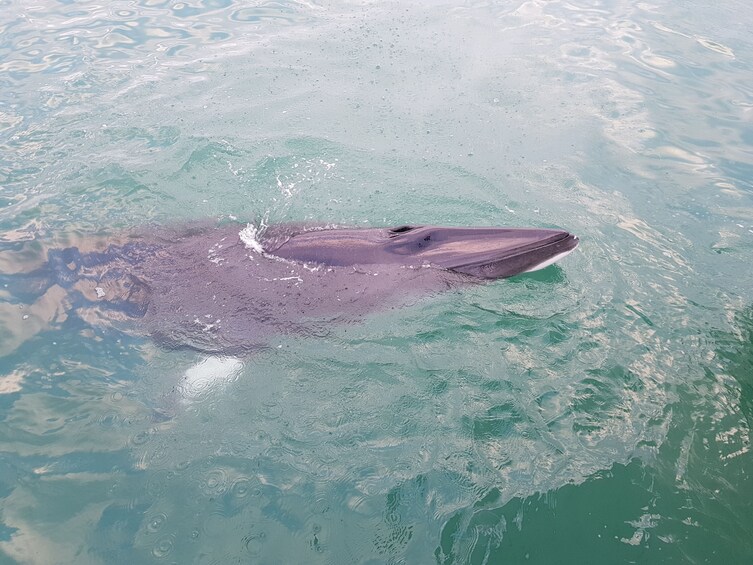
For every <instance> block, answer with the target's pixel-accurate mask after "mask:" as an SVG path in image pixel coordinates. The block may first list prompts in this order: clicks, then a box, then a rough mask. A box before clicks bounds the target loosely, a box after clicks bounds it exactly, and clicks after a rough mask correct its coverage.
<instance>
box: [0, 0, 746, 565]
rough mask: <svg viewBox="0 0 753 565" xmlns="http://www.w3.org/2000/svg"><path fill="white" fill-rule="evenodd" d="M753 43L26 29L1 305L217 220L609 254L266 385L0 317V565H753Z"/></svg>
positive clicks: (6, 43)
mask: <svg viewBox="0 0 753 565" xmlns="http://www.w3.org/2000/svg"><path fill="white" fill-rule="evenodd" d="M751 26H753V7H751V4H750V3H749V2H743V1H742V0H731V1H728V2H721V3H706V2H698V1H697V0H694V1H690V2H682V3H676V2H669V1H667V0H663V1H661V2H650V3H649V2H638V1H624V2H620V1H617V0H615V1H608V0H606V1H599V0H584V1H580V0H575V1H567V2H565V1H558V0H553V1H537V0H532V1H529V2H521V1H520V0H518V1H515V2H500V3H498V4H494V3H491V4H490V3H484V2H466V3H459V2H458V3H440V2H432V3H426V4H422V5H415V3H408V2H405V3H389V2H338V1H336V2H332V3H308V2H290V1H280V2H274V1H271V2H250V3H247V2H240V1H239V0H235V1H233V0H204V1H194V0H192V1H190V2H168V1H161V0H131V1H125V0H119V1H114V2H108V3H95V2H74V1H72V0H71V1H53V0H39V1H38V2H36V3H34V2H27V1H24V0H0V278H2V281H0V282H3V281H12V280H13V279H12V276H11V274H12V273H13V272H15V271H17V270H18V269H20V268H23V267H25V266H28V264H29V262H31V261H32V259H33V257H32V255H34V253H32V252H29V253H25V252H23V253H22V252H21V251H19V250H27V251H28V250H32V251H34V250H35V249H36V250H38V249H41V248H42V247H43V246H46V245H50V244H51V242H53V243H54V242H60V243H61V244H62V243H65V242H69V241H79V239H81V238H86V237H91V236H92V235H93V234H96V233H101V232H103V231H108V232H110V233H120V232H123V231H127V230H128V229H130V228H133V227H136V226H142V225H145V224H150V223H151V224H168V223H176V222H186V221H190V220H192V219H199V218H200V219H206V218H211V219H221V220H222V219H224V220H227V219H228V218H231V217H234V218H238V219H239V220H240V221H251V222H255V223H257V224H258V223H260V222H262V221H265V222H270V223H273V222H283V221H299V220H316V221H332V222H338V223H341V224H351V225H372V226H378V225H397V224H402V223H419V222H420V223H436V224H448V225H518V226H559V227H562V228H565V229H568V230H570V231H572V232H574V233H576V234H578V235H579V236H580V238H581V241H582V243H581V246H580V247H579V249H578V250H577V251H576V252H575V253H573V254H572V255H570V256H569V257H567V258H566V259H565V260H563V261H562V262H561V264H560V265H559V266H555V267H550V268H548V269H546V270H544V271H541V272H539V273H535V274H532V275H524V276H520V277H517V278H514V279H510V280H507V281H498V282H496V283H493V284H490V285H486V286H482V287H476V288H471V289H465V290H456V291H451V292H448V293H446V294H443V295H441V296H436V297H431V298H428V299H425V300H420V301H418V302H416V303H414V304H412V305H410V306H408V307H406V308H404V309H401V310H388V311H386V312H376V313H374V314H373V315H369V316H368V317H365V318H364V320H363V321H362V323H361V324H358V325H354V326H347V327H333V328H332V329H331V331H330V332H327V333H326V334H324V335H322V336H319V337H305V338H304V337H299V338H296V337H295V336H288V337H280V338H279V339H278V340H277V341H276V342H275V343H274V344H272V345H273V347H272V349H271V350H269V351H266V352H264V353H261V354H259V355H257V356H253V357H250V358H243V359H232V358H219V357H218V358H208V357H205V356H202V355H198V354H195V353H190V352H181V351H177V352H176V351H168V350H164V349H161V348H159V347H158V346H156V345H155V344H153V343H152V342H151V341H150V340H148V339H146V338H144V337H143V336H141V335H139V334H138V333H134V332H131V331H128V328H127V327H126V328H121V329H117V328H113V327H112V326H111V325H108V324H101V323H99V322H98V318H97V315H96V313H80V312H79V313H76V312H66V311H65V307H64V301H65V298H64V297H60V296H50V297H48V298H49V301H48V303H45V304H42V305H39V304H38V305H37V306H34V305H31V304H27V303H26V301H25V296H24V294H23V292H22V291H21V290H18V289H17V285H16V287H14V286H13V285H12V284H10V285H9V286H8V287H4V286H0V300H1V301H2V302H1V303H0V352H2V354H3V357H1V358H0V562H3V563H24V564H25V563H30V564H48V563H77V564H79V563H81V564H84V563H86V564H89V563H90V564H100V563H101V564H109V563H180V564H183V563H201V564H208V563H218V564H225V563H265V564H266V563H285V564H288V563H302V564H303V563H326V564H330V563H334V564H340V563H343V564H346V563H406V564H414V563H442V564H445V563H446V564H449V563H453V564H460V563H474V564H476V563H477V564H481V563H522V562H526V563H545V564H548V563H573V564H583V563H725V564H727V563H751V562H753V479H752V478H751V470H752V469H753V466H752V465H751V464H752V463H753V456H751V453H750V441H751V440H750V428H751V424H753V301H752V299H751V291H752V290H753V125H751V124H753V81H752V80H751V77H752V76H753V34H751V32H750V29H751ZM14 288H15V289H16V290H14ZM61 304H62V305H61ZM25 316H28V317H25Z"/></svg>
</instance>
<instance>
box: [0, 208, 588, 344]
mask: <svg viewBox="0 0 753 565" xmlns="http://www.w3.org/2000/svg"><path fill="white" fill-rule="evenodd" d="M578 244H579V239H578V238H577V236H575V235H573V234H571V233H570V232H568V231H564V230H560V229H544V228H510V227H445V226H432V225H400V226H394V227H383V228H354V227H342V226H337V225H328V224H307V225H304V224H279V225H271V226H263V227H261V228H259V229H257V228H255V227H254V226H252V225H245V226H244V225H243V224H238V223H229V224H223V225H215V224H194V225H190V226H177V227H176V226H172V227H167V228H144V229H141V230H138V231H136V232H134V233H131V234H128V235H127V236H119V237H117V238H113V239H109V240H108V239H107V238H104V239H101V238H100V240H98V241H97V242H96V243H95V244H89V245H85V244H80V245H68V246H54V245H50V246H47V247H45V248H44V250H43V251H42V252H39V253H38V255H40V257H39V261H38V264H37V265H36V266H34V267H33V268H25V269H24V268H22V267H19V268H17V269H15V272H13V273H3V275H2V279H3V281H4V283H5V286H6V288H8V285H9V284H10V285H11V287H10V288H11V290H10V293H11V295H13V296H15V297H16V299H17V300H24V301H25V302H27V304H26V305H21V308H17V307H16V305H13V308H12V309H10V310H8V309H5V310H3V309H0V324H2V325H4V326H5V328H4V330H5V332H6V333H7V332H8V328H9V327H10V328H12V327H14V324H16V326H17V327H23V326H22V324H21V320H20V319H19V320H13V319H10V318H12V316H13V315H15V316H16V317H18V316H24V315H25V316H26V317H27V318H29V317H33V316H35V317H36V318H38V319H37V320H36V324H28V325H27V327H35V328H38V330H39V331H43V330H44V329H45V326H54V324H55V322H56V320H57V321H59V320H61V319H65V318H67V317H68V316H71V315H78V316H79V317H81V318H82V319H85V320H87V321H89V322H91V323H103V320H104V321H106V323H108V324H110V325H115V326H117V327H119V328H126V329H127V331H136V332H140V333H144V334H146V335H148V336H150V337H151V338H152V339H154V340H155V341H156V342H157V343H158V344H159V345H161V346H163V347H167V348H178V349H182V348H185V349H193V350H196V351H200V352H203V353H208V354H225V355H244V354H248V353H251V352H253V351H256V350H259V349H264V348H267V347H269V346H270V343H271V342H272V341H274V340H275V339H277V338H276V337H275V336H286V335H295V336H322V335H327V334H328V333H329V332H331V331H332V328H334V327H336V326H338V325H343V324H352V323H358V322H359V321H361V320H363V318H364V316H366V315H368V314H369V313H370V312H374V311H379V310H384V309H390V308H399V307H402V306H405V305H406V304H408V303H410V302H411V301H415V300H416V299H420V298H423V297H425V296H430V295H432V294H434V293H438V292H442V291H445V290H448V289H452V288H458V287H463V286H468V285H472V284H483V283H485V282H489V281H493V280H496V279H502V278H507V277H512V276H515V275H520V274H522V273H528V272H532V271H536V270H539V269H543V268H546V267H548V266H549V265H551V264H552V263H554V262H556V261H558V260H560V259H561V258H563V257H564V256H566V255H568V254H569V253H571V252H572V251H573V250H574V249H576V248H577V246H578ZM37 247H38V246H37ZM15 251H16V252H18V251H23V250H18V249H16V250H15ZM28 255H29V253H26V254H24V253H21V254H20V255H18V256H19V257H20V256H28ZM1 259H2V258H1V257H0V264H5V265H7V260H6V261H5V263H3V262H2V261H1ZM3 306H7V304H5V305H3ZM11 310H12V314H11ZM9 317H10V318H9ZM124 331H125V330H124ZM11 333H12V332H11ZM27 333H28V332H27ZM32 333H34V332H32ZM11 337H12V336H11ZM16 337H17V339H16V341H17V342H19V340H20V341H23V340H24V339H27V338H29V337H31V336H30V335H23V336H21V337H20V338H18V336H16ZM11 341H12V340H11Z"/></svg>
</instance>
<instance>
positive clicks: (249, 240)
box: [238, 224, 264, 255]
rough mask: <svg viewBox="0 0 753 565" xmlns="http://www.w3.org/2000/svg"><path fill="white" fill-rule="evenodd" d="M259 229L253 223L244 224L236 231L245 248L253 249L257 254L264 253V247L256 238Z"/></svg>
mask: <svg viewBox="0 0 753 565" xmlns="http://www.w3.org/2000/svg"><path fill="white" fill-rule="evenodd" d="M258 233H259V230H258V229H257V228H256V226H254V225H253V224H246V227H245V228H243V229H242V230H241V231H240V232H238V237H239V238H240V240H241V241H242V242H243V245H245V246H246V249H250V250H251V251H255V252H256V253H258V254H259V255H264V247H262V245H261V243H259V240H258V239H257V238H256V237H257V235H258Z"/></svg>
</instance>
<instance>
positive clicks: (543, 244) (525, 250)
mask: <svg viewBox="0 0 753 565" xmlns="http://www.w3.org/2000/svg"><path fill="white" fill-rule="evenodd" d="M567 240H571V241H573V242H574V243H575V245H573V247H571V248H570V249H568V250H567V253H570V252H571V251H573V250H574V249H575V248H576V247H578V243H579V242H578V237H577V236H574V235H572V234H570V233H568V232H562V233H560V234H557V235H556V236H553V237H550V238H548V239H546V240H544V241H539V242H533V243H528V244H526V245H521V246H519V247H517V248H514V249H511V250H509V252H508V253H502V254H500V255H497V256H494V257H490V256H489V255H487V256H485V257H482V258H480V259H478V260H476V261H468V262H463V263H460V264H458V265H441V264H439V265H438V266H442V267H443V268H445V269H448V270H453V269H461V268H475V267H483V266H484V265H491V264H494V263H498V262H500V261H508V260H511V259H516V258H519V257H524V256H526V255H529V254H531V253H537V252H540V251H542V250H545V249H547V248H549V247H553V246H558V245H560V244H562V243H565V242H566V241H567ZM567 253H565V254H556V255H557V256H561V257H564V256H565V255H566V254H567Z"/></svg>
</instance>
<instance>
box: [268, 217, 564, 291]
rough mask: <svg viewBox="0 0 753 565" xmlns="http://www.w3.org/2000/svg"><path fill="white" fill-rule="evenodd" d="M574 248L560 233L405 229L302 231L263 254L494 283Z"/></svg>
mask: <svg viewBox="0 0 753 565" xmlns="http://www.w3.org/2000/svg"><path fill="white" fill-rule="evenodd" d="M577 246H578V238H577V237H576V236H574V235H572V234H570V233H569V232H566V231H563V230H553V229H538V228H464V227H440V226H408V225H405V226H397V227H393V228H372V229H369V228H363V229H359V228H353V229H315V230H310V231H303V232H301V233H297V234H295V235H293V236H292V237H290V238H289V239H287V240H286V241H284V242H283V243H282V244H281V245H279V246H278V247H276V248H275V249H272V250H269V252H270V253H271V254H272V255H275V256H278V257H282V258H284V259H288V260H291V261H300V262H307V263H317V264H321V265H328V266H333V267H344V266H357V265H379V264H393V265H394V264H401V265H405V266H410V267H421V266H426V267H434V268H439V269H444V270H448V271H454V272H458V273H463V274H466V275H470V276H472V277H476V278H481V279H499V278H505V277H511V276H513V275H517V274H520V273H526V272H531V271H536V270H538V269H542V268H544V267H546V266H548V265H551V264H552V263H554V262H555V261H557V260H559V259H561V258H562V257H564V256H565V255H567V254H568V253H570V252H571V251H573V250H574V249H575V248H576V247H577Z"/></svg>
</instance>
